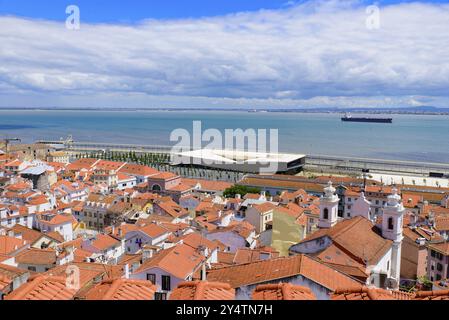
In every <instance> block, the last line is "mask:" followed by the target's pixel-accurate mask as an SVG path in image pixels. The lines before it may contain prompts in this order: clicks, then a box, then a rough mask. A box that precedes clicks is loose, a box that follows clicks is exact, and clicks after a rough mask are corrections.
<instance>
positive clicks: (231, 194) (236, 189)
mask: <svg viewBox="0 0 449 320" xmlns="http://www.w3.org/2000/svg"><path fill="white" fill-rule="evenodd" d="M261 191H262V189H260V188H255V187H247V186H240V185H235V186H232V187H231V188H228V189H226V190H225V191H224V192H223V195H224V196H225V197H226V198H235V195H236V194H239V195H241V196H242V197H244V196H245V195H247V194H248V193H260V192H261Z"/></svg>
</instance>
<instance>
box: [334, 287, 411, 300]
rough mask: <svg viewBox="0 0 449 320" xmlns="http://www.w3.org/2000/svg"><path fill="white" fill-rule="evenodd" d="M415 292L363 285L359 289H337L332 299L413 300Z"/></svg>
mask: <svg viewBox="0 0 449 320" xmlns="http://www.w3.org/2000/svg"><path fill="white" fill-rule="evenodd" d="M412 298H413V294H410V293H407V292H402V291H391V290H384V289H378V288H368V287H362V288H358V289H354V288H350V289H337V290H336V291H335V292H334V293H333V294H332V295H331V299H332V300H412Z"/></svg>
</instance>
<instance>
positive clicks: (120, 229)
mask: <svg viewBox="0 0 449 320" xmlns="http://www.w3.org/2000/svg"><path fill="white" fill-rule="evenodd" d="M122 234H123V233H122V228H118V236H119V237H120V238H121V237H122Z"/></svg>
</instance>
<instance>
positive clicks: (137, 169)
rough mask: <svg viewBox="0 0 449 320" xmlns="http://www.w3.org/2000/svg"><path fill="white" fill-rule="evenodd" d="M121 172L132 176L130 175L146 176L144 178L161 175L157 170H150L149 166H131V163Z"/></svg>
mask: <svg viewBox="0 0 449 320" xmlns="http://www.w3.org/2000/svg"><path fill="white" fill-rule="evenodd" d="M119 172H122V173H126V174H130V175H137V176H144V177H149V176H153V175H157V174H159V171H157V170H156V169H153V168H150V167H147V166H143V165H139V164H131V163H128V164H126V165H124V166H123V167H122V168H121V169H120V170H119Z"/></svg>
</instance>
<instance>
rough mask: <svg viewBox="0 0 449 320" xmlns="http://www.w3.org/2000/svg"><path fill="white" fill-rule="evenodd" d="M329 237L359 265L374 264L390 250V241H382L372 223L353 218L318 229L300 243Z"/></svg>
mask: <svg viewBox="0 0 449 320" xmlns="http://www.w3.org/2000/svg"><path fill="white" fill-rule="evenodd" d="M322 237H329V238H331V239H332V243H333V244H334V245H335V246H337V247H338V248H340V250H344V251H346V253H347V254H348V255H350V256H351V257H352V258H354V259H357V260H358V261H359V262H360V263H367V264H370V263H371V264H376V263H377V262H378V261H379V260H380V259H381V258H382V257H383V256H384V255H385V254H386V253H387V251H388V250H389V249H390V248H391V245H392V241H390V240H387V239H384V238H383V237H382V236H380V234H379V233H378V230H377V229H376V227H375V226H374V225H373V223H372V222H371V221H369V220H367V219H365V218H363V217H355V218H352V219H349V220H344V221H342V222H339V223H337V224H336V225H335V226H334V227H332V228H330V229H320V230H318V231H316V232H315V233H313V234H312V235H310V236H308V237H306V238H305V239H304V240H302V241H301V243H305V242H309V241H312V240H316V239H319V238H322Z"/></svg>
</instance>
